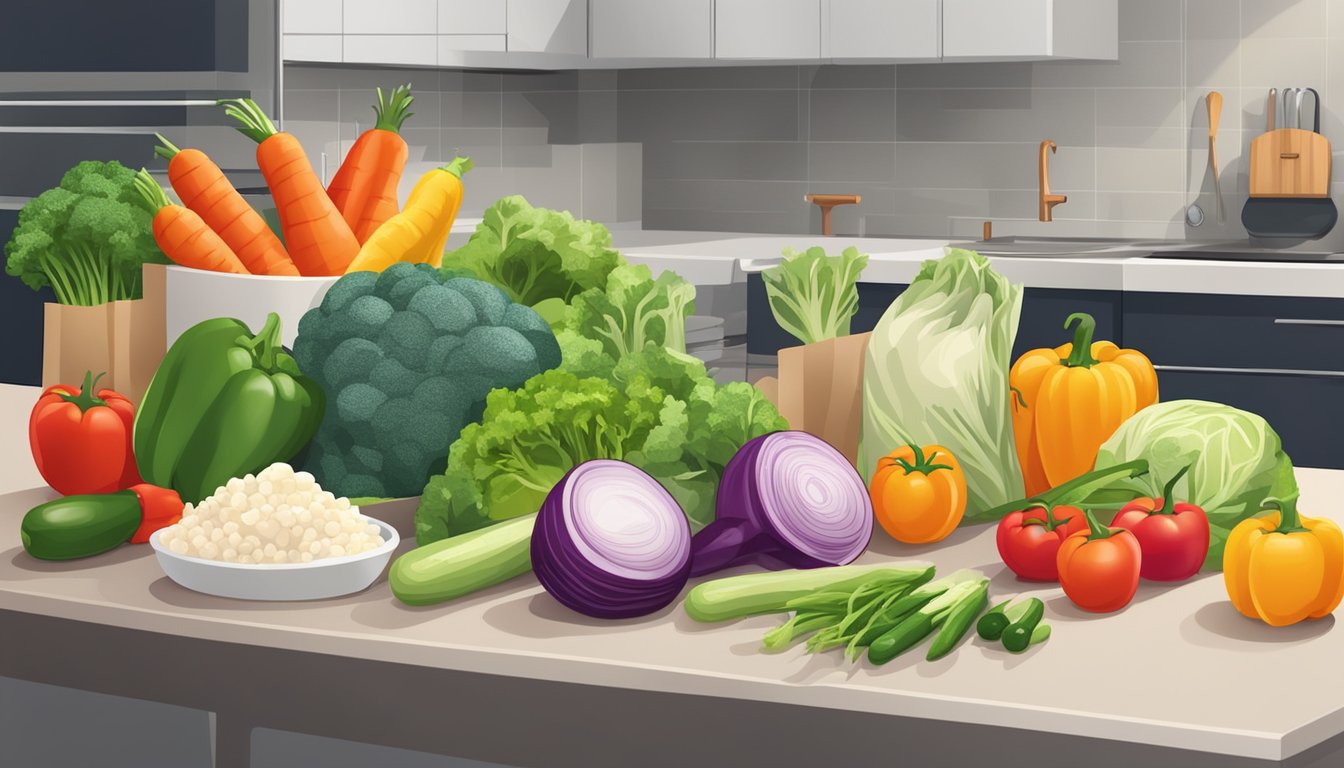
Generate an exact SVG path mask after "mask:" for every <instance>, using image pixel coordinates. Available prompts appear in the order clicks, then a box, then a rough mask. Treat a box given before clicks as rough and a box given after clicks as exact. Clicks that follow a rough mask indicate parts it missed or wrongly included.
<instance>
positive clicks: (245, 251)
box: [154, 134, 299, 275]
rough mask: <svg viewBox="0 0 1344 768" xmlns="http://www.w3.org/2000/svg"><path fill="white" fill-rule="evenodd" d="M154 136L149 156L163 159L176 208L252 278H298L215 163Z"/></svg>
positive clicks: (267, 230)
mask: <svg viewBox="0 0 1344 768" xmlns="http://www.w3.org/2000/svg"><path fill="white" fill-rule="evenodd" d="M155 135H156V136H158V137H159V143H160V146H158V147H155V148H154V154H156V155H158V156H159V157H162V158H164V159H165V160H167V161H168V180H169V181H171V182H172V184H173V190H174V191H176V192H177V196H178V197H180V198H182V204H183V205H185V206H187V207H188V208H190V209H191V210H193V211H195V212H196V213H197V214H199V215H200V217H201V219H203V220H204V221H205V223H206V224H208V225H210V228H211V229H213V230H215V232H216V233H218V234H219V236H220V238H221V239H223V241H224V242H225V243H226V244H227V245H228V246H229V248H230V249H231V250H232V251H233V252H234V253H235V254H237V256H238V259H239V260H240V261H242V262H243V266H245V267H247V270H248V271H249V272H251V273H252V274H254V275H298V274H299V270H298V269H297V268H296V267H295V266H294V262H292V261H290V260H289V254H287V253H285V246H283V245H281V244H280V238H278V237H276V236H275V233H274V232H272V231H271V228H270V227H269V226H267V224H266V220H265V219H263V218H262V217H261V214H259V213H257V211H256V209H254V208H253V207H252V206H251V205H249V204H248V202H247V201H246V200H244V199H243V196H242V195H240V194H238V190H236V189H234V188H233V184H230V183H229V180H228V178H227V177H225V176H224V172H223V171H221V170H220V169H219V166H218V165H215V163H214V162H213V161H212V160H211V159H210V158H209V157H207V156H206V154H205V153H204V152H202V151H200V150H199V149H185V150H183V149H178V148H177V147H175V146H173V144H172V142H170V141H168V139H166V138H164V137H163V135H162V134H155Z"/></svg>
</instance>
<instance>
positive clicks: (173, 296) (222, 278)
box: [164, 264, 340, 349]
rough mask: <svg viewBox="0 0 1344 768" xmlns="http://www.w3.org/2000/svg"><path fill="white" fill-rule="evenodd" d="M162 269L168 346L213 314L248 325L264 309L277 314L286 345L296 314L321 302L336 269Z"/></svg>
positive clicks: (255, 324) (295, 328) (262, 318)
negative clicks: (310, 272)
mask: <svg viewBox="0 0 1344 768" xmlns="http://www.w3.org/2000/svg"><path fill="white" fill-rule="evenodd" d="M164 271H165V273H166V275H167V286H166V287H167V290H166V293H167V331H168V344H169V345H170V346H171V345H172V343H173V342H174V341H177V337H178V336H181V335H182V332H183V331H185V330H187V329H188V328H190V327H192V326H193V325H195V324H197V323H199V322H201V321H202V320H209V319H211V318H215V317H232V318H235V319H237V320H241V321H243V322H244V323H246V324H247V327H248V328H251V329H252V330H253V331H257V330H260V329H261V326H262V325H263V324H265V322H266V315H268V314H269V313H271V312H275V313H277V314H279V315H280V337H281V343H282V344H284V345H285V346H286V347H290V348H291V349H292V348H293V347H294V337H295V336H297V335H298V333H299V320H300V319H301V318H302V317H303V314H304V313H305V312H307V311H308V310H310V309H312V308H313V307H316V306H317V305H318V304H321V303H322V297H323V296H326V295H327V289H329V288H331V286H332V285H333V284H335V282H336V281H337V280H339V279H340V276H339V275H336V276H332V277H279V276H271V275H265V276H263V275H234V274H230V273H227V272H210V271H207V270H203V269H191V268H189V267H182V266H178V265H176V264H170V265H169V266H167V267H166V268H165V270H164Z"/></svg>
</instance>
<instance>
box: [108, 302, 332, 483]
mask: <svg viewBox="0 0 1344 768" xmlns="http://www.w3.org/2000/svg"><path fill="white" fill-rule="evenodd" d="M325 402H326V400H325V397H324V396H323V394H322V390H321V388H320V387H318V385H317V383H316V382H314V381H313V380H312V379H309V378H308V377H306V376H304V375H303V374H302V373H301V372H300V371H299V366H298V364H297V363H295V362H294V358H293V357H291V356H290V355H289V353H288V352H286V351H285V350H284V348H283V347H282V346H281V345H280V316H279V315H277V314H275V313H274V312H272V313H271V314H270V315H268V316H267V318H266V324H265V325H264V326H263V327H262V329H261V331H260V332H259V333H257V334H256V335H253V334H252V331H251V330H250V329H248V327H247V326H246V325H245V324H244V323H242V322H240V321H238V320H233V319H231V318H216V319H213V320H206V321H204V322H202V323H198V324H196V325H194V326H192V327H191V328H189V329H187V331H186V332H185V333H183V334H182V335H181V336H180V337H179V338H178V339H177V341H176V342H174V343H173V346H172V348H170V349H169V350H168V354H167V355H165V356H164V358H163V363H162V364H161V365H160V366H159V369H158V371H157V372H155V374H154V378H153V379H152V380H151V381H150V383H149V389H148V390H147V391H146V392H145V397H144V400H143V401H142V402H141V404H140V409H139V411H138V412H137V413H136V417H135V431H134V438H133V442H134V448H135V458H136V462H137V463H138V465H139V467H140V473H141V476H142V477H143V478H144V479H145V481H146V482H149V483H153V484H154V485H158V486H162V487H165V488H172V489H173V490H175V491H177V492H178V493H179V494H180V495H181V497H182V500H183V501H184V502H188V503H196V502H199V501H200V500H201V499H204V498H206V497H208V496H210V495H211V494H213V493H214V492H215V490H216V489H217V488H218V487H220V486H222V485H224V484H225V483H227V482H228V481H229V479H230V478H234V477H242V476H243V475H245V474H248V473H255V472H259V471H260V470H262V469H265V468H266V467H268V466H270V465H271V464H273V463H275V462H278V461H288V460H290V459H292V458H293V457H294V456H295V455H297V454H298V452H299V451H301V450H302V449H303V447H304V446H305V445H307V444H308V441H309V440H311V439H312V436H313V434H314V433H315V432H316V431H317V427H318V425H319V424H321V423H322V413H323V409H324V407H325Z"/></svg>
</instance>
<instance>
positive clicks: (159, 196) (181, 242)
mask: <svg viewBox="0 0 1344 768" xmlns="http://www.w3.org/2000/svg"><path fill="white" fill-rule="evenodd" d="M135 188H136V190H137V191H139V193H140V196H141V197H143V198H144V199H145V204H146V205H147V206H148V207H149V210H150V212H151V213H153V214H154V242H156V243H158V244H159V248H160V249H162V250H163V252H164V253H165V254H167V256H168V258H170V259H172V260H173V262H174V263H177V264H181V265H182V266H184V267H192V268H194V269H208V270H210V271H212V272H232V273H234V274H238V275H246V274H249V273H248V271H247V267H244V266H243V262H241V261H239V260H238V256H237V255H236V254H234V252H233V251H232V250H230V249H229V246H228V245H227V244H225V242H224V240H223V239H222V238H221V237H220V236H219V235H218V234H216V233H215V230H213V229H211V228H210V227H208V226H206V224H205V221H204V220H203V219H202V218H201V217H200V216H199V215H198V214H197V213H196V212H195V211H193V210H191V209H190V208H183V207H182V206H180V205H173V204H172V203H171V202H169V201H168V196H167V195H165V194H164V193H163V187H160V186H159V185H158V184H157V183H156V182H155V181H154V179H153V177H151V176H150V175H149V171H146V170H145V169H144V168H141V169H140V173H138V174H136V175H135Z"/></svg>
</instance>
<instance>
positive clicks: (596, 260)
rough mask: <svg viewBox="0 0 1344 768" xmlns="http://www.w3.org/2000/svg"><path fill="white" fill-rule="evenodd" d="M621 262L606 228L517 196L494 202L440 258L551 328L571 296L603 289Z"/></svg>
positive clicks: (445, 266) (448, 269) (560, 320)
mask: <svg viewBox="0 0 1344 768" xmlns="http://www.w3.org/2000/svg"><path fill="white" fill-rule="evenodd" d="M622 263H624V260H623V259H622V258H621V255H620V254H619V253H618V252H617V251H616V250H615V249H613V248H612V247H611V233H610V232H608V231H607V228H606V227H604V226H602V225H601V224H598V223H597V222H594V221H584V220H579V219H575V218H574V217H573V216H571V215H570V214H569V213H566V212H563V211H553V210H550V209H547V208H533V207H532V206H531V205H530V204H528V202H527V200H526V199H525V198H523V197H522V196H521V195H513V196H510V197H504V198H500V199H499V200H498V201H496V202H495V204H494V205H492V206H490V208H489V209H487V210H486V212H485V215H484V217H483V218H482V220H481V223H480V224H478V225H477V226H476V231H475V233H473V234H472V236H471V239H470V240H468V241H467V242H466V244H465V245H463V246H462V247H461V248H458V249H457V250H455V251H450V252H448V253H447V254H445V255H444V257H443V269H444V270H445V272H447V273H450V274H459V273H460V272H461V271H466V272H469V273H470V274H472V275H473V276H474V277H476V278H478V279H480V280H485V281H486V282H489V283H493V284H495V285H496V286H498V287H499V288H500V289H501V290H503V291H504V293H505V294H506V295H508V297H509V299H510V300H512V301H513V302H515V303H518V304H526V305H527V306H530V307H532V308H533V309H535V310H536V311H537V313H538V314H540V315H541V316H542V317H543V318H545V319H546V321H547V322H549V323H550V324H551V325H552V327H557V326H559V325H560V324H561V323H563V321H564V315H565V306H566V305H567V304H568V303H569V302H570V301H571V300H572V299H573V298H574V297H575V296H577V295H578V294H580V293H582V292H583V291H586V290H589V289H593V288H596V289H602V288H605V287H606V284H607V276H608V275H610V274H611V271H612V270H613V269H615V268H616V267H617V266H618V265H619V264H622Z"/></svg>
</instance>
